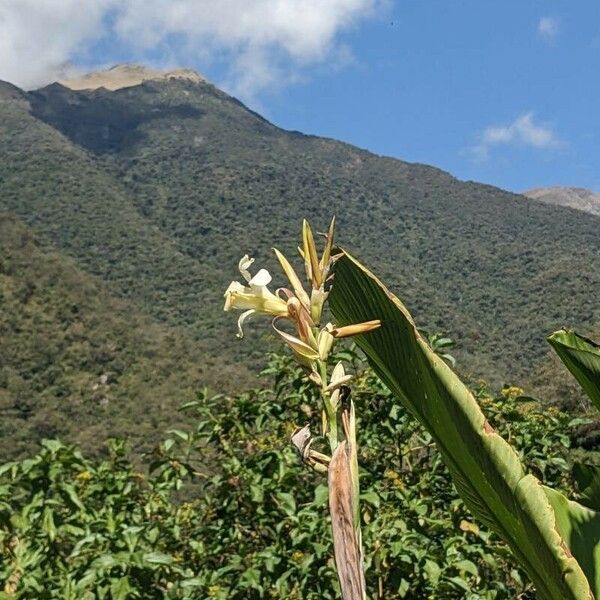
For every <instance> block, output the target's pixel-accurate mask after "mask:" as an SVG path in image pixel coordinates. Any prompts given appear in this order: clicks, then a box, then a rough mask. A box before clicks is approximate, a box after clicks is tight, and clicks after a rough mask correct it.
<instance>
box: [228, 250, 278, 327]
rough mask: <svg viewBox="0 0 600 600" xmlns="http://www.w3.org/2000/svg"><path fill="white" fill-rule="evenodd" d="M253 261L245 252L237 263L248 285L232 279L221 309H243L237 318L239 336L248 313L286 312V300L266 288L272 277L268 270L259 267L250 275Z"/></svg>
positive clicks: (273, 313)
mask: <svg viewBox="0 0 600 600" xmlns="http://www.w3.org/2000/svg"><path fill="white" fill-rule="evenodd" d="M253 262H254V259H253V258H249V257H248V255H247V254H246V255H245V256H244V257H243V258H242V259H241V260H240V262H239V265H238V268H239V270H240V273H241V274H242V277H243V278H244V279H245V280H246V282H247V284H248V285H246V286H245V285H242V284H241V283H238V282H237V281H232V282H231V283H230V284H229V287H228V288H227V290H226V291H225V306H224V307H223V309H224V310H226V311H228V310H232V309H234V308H237V309H241V310H243V311H244V312H243V313H242V314H241V315H240V318H239V319H238V334H237V335H238V337H240V338H241V337H243V336H244V332H243V330H242V325H243V323H244V321H245V320H246V319H247V318H248V317H249V316H250V315H252V314H254V313H260V314H264V315H271V316H273V317H280V316H286V315H287V314H288V305H287V302H286V301H285V300H283V299H282V298H280V297H279V296H277V295H276V294H274V293H273V292H271V291H270V290H269V289H268V288H267V286H268V285H269V283H271V279H272V278H271V275H270V274H269V272H268V271H267V270H266V269H261V270H260V271H258V273H257V274H256V275H254V277H252V276H251V275H250V272H249V271H248V269H249V268H250V266H251V265H252V263H253Z"/></svg>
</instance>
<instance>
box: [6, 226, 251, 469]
mask: <svg viewBox="0 0 600 600" xmlns="http://www.w3.org/2000/svg"><path fill="white" fill-rule="evenodd" d="M0 357H1V362H0V413H1V419H0V453H1V454H2V456H3V457H4V458H6V457H7V456H15V455H18V454H21V453H23V452H25V451H27V450H31V449H32V447H33V446H34V445H35V443H36V442H37V441H38V440H40V439H41V438H43V437H54V436H56V435H60V436H61V437H62V438H64V439H69V440H71V441H76V442H77V443H78V444H80V445H81V446H82V447H83V448H85V449H86V450H98V449H99V448H101V447H102V446H104V441H105V440H106V439H107V437H109V436H118V437H125V438H127V439H128V440H129V442H130V444H131V447H132V448H135V449H137V450H138V451H139V450H140V449H148V448H149V447H150V444H151V443H152V442H156V441H158V440H160V439H162V436H163V435H164V431H165V429H166V428H168V427H173V426H175V425H176V424H177V423H178V422H179V421H180V418H179V415H178V413H177V409H178V407H179V406H180V405H181V404H182V403H183V402H186V401H190V400H193V399H194V398H195V396H196V392H197V391H198V390H199V389H200V388H201V387H202V386H203V385H205V384H209V385H211V387H212V388H213V389H216V388H220V389H231V387H232V385H231V382H232V381H233V379H234V377H235V378H241V379H242V380H243V382H244V383H246V384H249V383H250V382H251V381H252V379H251V378H250V376H249V374H248V373H247V372H246V371H245V369H244V368H243V367H242V368H236V369H235V371H234V369H233V368H232V366H231V365H229V364H228V362H227V361H224V360H221V359H219V357H217V356H215V355H213V354H212V353H211V352H210V351H209V349H208V348H207V347H204V346H201V345H199V342H198V341H196V340H193V339H192V338H191V336H190V335H189V334H188V333H187V332H185V331H183V330H182V329H181V328H175V327H168V326H166V325H161V324H157V323H156V322H153V320H152V319H151V318H150V317H148V316H145V315H143V314H140V312H139V310H137V309H136V307H135V306H133V305H132V304H131V303H130V302H127V301H123V300H119V299H116V298H114V297H112V296H111V295H110V294H109V293H108V292H107V290H106V289H105V286H104V285H103V284H102V283H101V282H99V281H98V280H97V279H96V278H94V277H92V276H90V275H87V274H85V273H83V272H81V271H80V270H79V269H78V268H77V267H76V265H75V264H74V261H73V260H72V259H69V258H66V257H64V256H61V255H60V254H58V253H54V252H52V253H48V252H46V251H44V250H43V249H42V248H40V247H39V245H38V244H37V243H36V240H35V238H34V236H33V235H32V234H31V231H30V230H29V229H28V228H27V227H26V226H25V225H24V224H23V223H22V222H20V221H19V220H18V219H16V218H14V217H9V216H2V215H0ZM244 378H245V379H244Z"/></svg>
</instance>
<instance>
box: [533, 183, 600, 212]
mask: <svg viewBox="0 0 600 600" xmlns="http://www.w3.org/2000/svg"><path fill="white" fill-rule="evenodd" d="M523 195H524V196H527V197H528V198H532V199H533V200H538V201H540V202H546V203H548V204H557V205H560V206H567V207H569V208H574V209H576V210H581V211H583V212H587V213H590V214H592V215H595V216H600V194H599V193H597V192H593V191H591V190H588V189H585V188H578V187H561V186H555V187H540V188H534V189H531V190H528V191H526V192H523Z"/></svg>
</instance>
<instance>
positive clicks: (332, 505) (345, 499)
mask: <svg viewBox="0 0 600 600" xmlns="http://www.w3.org/2000/svg"><path fill="white" fill-rule="evenodd" d="M329 512H330V513H331V529H332V532H333V548H334V552H335V563H336V566H337V572H338V577H339V579H340V586H341V588H342V597H343V599H344V600H364V599H365V598H366V586H365V578H364V574H363V569H362V557H361V550H360V541H359V538H358V532H357V530H356V529H355V527H354V522H353V521H354V520H353V503H352V477H351V472H350V450H349V448H348V444H347V442H346V441H345V440H344V441H343V442H341V443H340V444H339V446H338V447H337V448H336V449H335V452H334V453H333V456H332V458H331V463H330V464H329Z"/></svg>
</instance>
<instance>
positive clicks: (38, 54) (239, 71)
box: [0, 0, 387, 97]
mask: <svg viewBox="0 0 600 600" xmlns="http://www.w3.org/2000/svg"><path fill="white" fill-rule="evenodd" d="M386 2H387V0H254V1H253V2H247V0H127V1H125V2H123V1H119V0H87V1H86V3H85V10H82V9H81V3H80V2H78V1H77V0H5V2H3V3H2V4H1V5H0V79H5V80H9V81H11V82H14V83H16V84H18V85H20V86H24V87H33V86H37V85H41V84H44V83H48V82H49V81H52V80H55V79H57V78H60V77H62V76H64V75H65V74H66V71H68V70H69V69H70V67H69V65H70V64H71V63H72V62H73V61H74V60H77V61H80V60H81V59H82V57H84V58H85V59H86V62H94V51H93V49H94V47H95V45H96V44H101V45H102V48H103V52H102V55H103V56H106V57H108V59H109V60H111V61H112V62H124V61H130V60H143V61H152V62H154V63H155V64H157V65H158V66H168V65H173V64H175V63H185V64H189V63H190V62H198V63H199V65H200V67H201V68H202V67H203V66H206V65H210V64H211V63H213V62H217V61H222V62H223V63H224V64H226V65H227V66H228V67H227V69H226V73H227V74H226V76H225V77H226V79H227V81H226V82H221V83H225V84H226V85H227V86H228V87H229V88H230V89H232V90H233V91H234V92H236V93H238V94H240V95H242V96H245V97H248V96H252V95H253V94H255V93H256V92H258V91H260V90H261V89H264V88H265V87H269V86H274V85H281V84H285V83H286V82H289V81H291V80H294V79H295V78H297V77H298V76H300V75H302V74H303V73H304V72H305V71H306V69H307V68H308V67H310V66H312V65H315V64H317V63H323V62H326V61H336V60H337V59H338V57H339V56H344V55H347V54H348V52H347V49H345V46H344V44H343V43H342V42H341V41H340V36H341V34H342V33H343V32H344V31H347V30H348V29H350V28H352V27H353V26H354V25H356V24H357V23H358V22H359V21H360V20H361V19H364V18H366V17H368V16H370V15H372V14H374V12H375V10H376V9H377V8H380V7H382V6H383V5H384V4H385V3H386ZM103 60H104V61H106V58H104V59H103Z"/></svg>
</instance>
